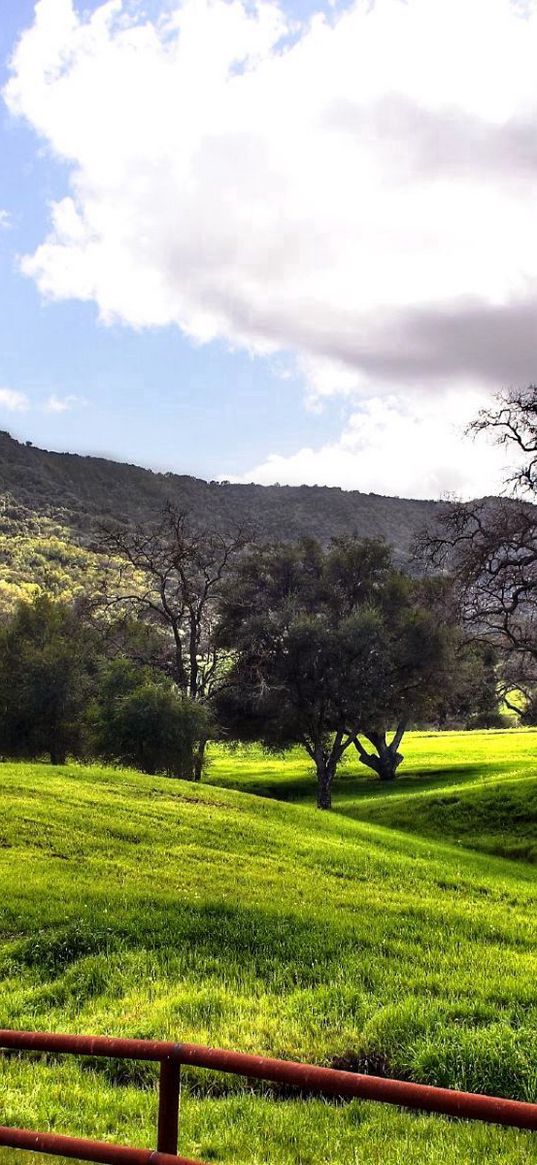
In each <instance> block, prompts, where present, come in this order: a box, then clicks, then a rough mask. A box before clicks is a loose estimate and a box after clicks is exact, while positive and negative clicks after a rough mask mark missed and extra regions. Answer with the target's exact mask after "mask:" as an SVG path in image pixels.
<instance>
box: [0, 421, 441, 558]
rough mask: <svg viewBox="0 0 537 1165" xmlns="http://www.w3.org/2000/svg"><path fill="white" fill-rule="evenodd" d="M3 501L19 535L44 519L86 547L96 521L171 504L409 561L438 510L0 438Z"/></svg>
mask: <svg viewBox="0 0 537 1165" xmlns="http://www.w3.org/2000/svg"><path fill="white" fill-rule="evenodd" d="M0 498H1V499H2V506H1V508H2V511H3V513H4V516H5V518H6V519H7V520H10V521H12V522H15V523H16V525H17V528H20V527H21V525H24V523H26V524H27V523H28V522H29V521H30V520H33V521H35V520H37V519H39V520H42V519H47V520H49V521H52V522H53V523H55V524H56V525H57V526H59V527H60V528H63V529H64V530H68V531H70V532H71V535H72V537H73V538H74V539H75V541H77V542H80V541H83V542H84V541H87V540H88V538H90V537H91V534H92V532H93V529H94V526H95V523H96V522H98V521H99V520H103V519H110V518H112V517H113V518H119V519H129V520H136V521H143V520H144V519H147V518H150V517H152V516H153V515H154V514H155V513H156V512H158V511H159V510H160V509H161V508H162V506H163V504H164V503H165V502H166V501H167V500H170V501H172V502H174V503H175V504H176V505H177V506H178V507H179V508H180V509H182V510H185V511H186V512H187V513H188V514H189V515H191V517H192V518H193V519H194V520H199V521H200V522H203V523H204V524H207V523H209V522H210V523H211V524H214V525H215V526H218V527H223V528H226V527H227V528H229V527H231V526H237V525H239V526H243V527H246V528H248V529H253V530H255V531H257V532H258V533H259V534H260V535H261V536H263V537H266V538H267V539H273V538H284V539H296V538H299V537H302V536H304V535H309V536H313V537H316V538H318V539H319V540H320V541H321V542H327V541H329V539H330V538H332V537H334V536H335V535H338V534H348V533H357V534H358V535H360V536H362V537H365V536H369V537H382V538H385V539H386V540H387V541H388V542H389V543H390V544H391V545H393V547H394V548H395V550H396V552H397V554H398V555H405V554H407V553H408V548H409V544H410V542H411V540H412V538H413V536H414V535H415V534H416V532H417V530H419V529H421V528H422V526H423V525H424V524H425V523H426V522H427V521H428V520H429V518H430V517H431V516H432V515H433V514H434V512H435V510H436V508H437V506H438V503H437V502H428V501H411V500H408V499H406V498H388V497H382V496H380V495H378V494H365V493H359V492H357V491H344V490H341V489H335V488H329V487H325V486H262V485H253V484H252V485H233V484H230V483H223V484H219V483H218V482H214V481H213V482H206V481H202V480H200V479H199V478H195V477H188V476H184V475H178V474H174V473H153V472H152V471H151V470H149V469H141V468H139V467H138V466H136V465H126V464H123V463H120V462H117V461H107V460H105V459H103V458H99V457H82V456H79V455H78V454H74V453H53V452H49V451H47V450H44V449H38V448H35V447H34V446H29V445H25V444H21V443H20V442H18V441H15V440H14V439H13V438H12V437H11V436H10V435H9V433H5V432H1V433H0Z"/></svg>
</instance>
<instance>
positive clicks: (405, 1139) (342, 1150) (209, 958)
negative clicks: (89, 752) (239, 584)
mask: <svg viewBox="0 0 537 1165" xmlns="http://www.w3.org/2000/svg"><path fill="white" fill-rule="evenodd" d="M517 739H518V738H517ZM430 747H432V746H430ZM435 747H436V746H435ZM452 752H453V754H455V748H454V747H453V748H452ZM430 755H431V754H430ZM238 759H239V758H236V757H235V758H233V763H234V767H235V771H236V770H237V762H238ZM243 761H244V757H243ZM250 761H251V764H254V762H255V758H252V757H250ZM257 761H258V762H259V764H264V763H265V762H264V760H263V758H260V757H259V756H258V757H257ZM229 763H230V758H229V756H228V757H225V756H224V755H223V754H220V756H219V757H217V758H215V759H214V762H213V771H212V779H214V780H216V779H221V780H224V779H225V771H224V770H225V767H226V765H228V766H229ZM241 763H243V762H241ZM244 763H245V764H246V762H245V761H244ZM279 763H280V767H281V762H279ZM454 763H455V764H458V763H459V760H458V759H456V760H455V761H454ZM288 764H289V768H290V769H292V768H293V765H295V769H296V771H295V772H294V773H292V775H291V780H292V781H297V780H298V777H299V772H298V768H299V761H298V759H297V758H295V760H294V759H293V758H291V759H290V760H289V762H288ZM435 764H436V762H435V763H433V762H432V761H431V765H430V769H434V767H435ZM286 767H287V766H284V768H286ZM436 767H438V765H436ZM218 769H220V772H218ZM0 771H1V776H2V790H3V798H2V799H3V809H2V818H1V824H0V847H1V848H0V902H1V903H2V904H3V905H2V907H1V912H2V927H1V930H2V945H1V949H0V969H1V974H2V979H3V984H2V986H3V990H2V994H1V998H0V1025H1V1026H17V1027H26V1026H27V1027H36V1028H55V1029H57V1030H61V1029H66V1030H69V1029H70V1030H80V1031H88V1032H111V1033H112V1032H113V1033H115V1034H125V1035H137V1036H161V1037H171V1036H173V1037H174V1038H184V1039H194V1040H198V1041H200V1042H211V1043H220V1044H223V1045H227V1046H230V1047H236V1048H241V1049H244V1050H256V1051H260V1052H262V1051H266V1052H270V1053H271V1054H273V1055H286V1056H292V1057H297V1058H304V1059H311V1060H314V1061H319V1062H324V1063H330V1062H331V1061H332V1060H333V1059H334V1058H338V1057H345V1056H347V1057H349V1062H350V1063H353V1064H355V1065H356V1066H357V1067H364V1066H368V1067H369V1068H370V1069H371V1070H379V1069H380V1070H386V1071H389V1072H392V1073H394V1074H401V1075H403V1076H406V1077H409V1078H415V1079H419V1080H428V1081H431V1082H436V1083H439V1084H448V1085H454V1086H459V1087H463V1088H476V1089H482V1090H489V1091H497V1092H500V1093H504V1094H505V1095H515V1096H521V1097H527V1098H531V1099H534V1100H537V1034H536V1033H537V997H536V991H535V972H536V969H537V959H536V957H535V953H534V952H535V938H536V932H537V921H536V919H535V910H534V902H535V882H536V877H537V872H536V871H534V869H533V868H532V867H531V866H530V865H524V864H522V863H519V864H515V863H513V862H508V861H505V860H502V859H496V858H489V857H485V856H484V855H481V854H475V853H473V854H472V853H470V852H468V851H467V850H466V849H463V848H462V847H460V846H459V847H456V846H451V845H447V844H441V843H439V842H438V841H436V840H424V839H421V838H417V837H414V836H411V835H408V836H405V835H404V834H403V833H401V832H397V833H394V832H393V831H392V830H388V829H386V828H384V827H383V826H379V825H377V824H369V823H363V822H361V821H359V820H356V819H353V818H352V817H350V816H349V817H347V816H341V815H338V814H333V815H329V816H327V815H324V814H319V813H317V812H316V811H315V810H314V809H311V808H310V807H309V806H306V805H302V804H278V803H277V802H274V801H270V800H268V799H261V798H254V797H251V796H248V795H245V794H244V793H238V792H235V791H233V790H228V789H223V788H208V787H202V788H200V789H196V788H194V787H192V786H189V785H184V784H181V783H180V782H175V781H174V782H172V781H166V780H162V779H160V780H159V779H150V778H147V777H140V776H138V775H136V774H133V773H123V774H118V773H113V772H110V771H106V770H99V769H83V768H78V767H76V766H73V767H72V768H66V769H61V770H60V769H57V770H54V769H51V768H48V767H46V766H24V765H3V766H1V770H0ZM489 775H492V773H491V771H489ZM502 775H504V774H503V773H502ZM459 778H460V774H459ZM228 779H229V774H228ZM256 779H259V774H257V778H256ZM431 779H432V778H431ZM244 781H245V783H246V781H247V778H246V775H244ZM459 783H460V779H459ZM349 788H350V784H349ZM343 801H345V795H343ZM351 801H352V797H351V796H349V797H348V798H347V801H346V804H345V811H346V812H347V811H348V812H349V813H350V812H354V810H353V809H352V806H351ZM366 801H367V802H368V803H369V801H372V799H371V798H365V800H364V805H365V803H366ZM376 804H377V805H378V806H379V807H380V804H381V801H380V799H377V800H376ZM1 1071H2V1100H3V1110H4V1117H3V1120H4V1121H5V1122H6V1123H7V1122H9V1123H18V1124H28V1125H36V1126H40V1127H55V1128H56V1129H57V1130H58V1131H66V1132H75V1131H79V1132H80V1133H82V1134H85V1135H94V1136H103V1137H109V1138H110V1139H118V1140H123V1141H128V1140H131V1141H133V1142H134V1143H138V1144H144V1143H145V1144H151V1143H152V1136H153V1133H152V1122H153V1120H154V1111H155V1095H154V1090H153V1083H154V1076H153V1073H152V1070H151V1068H148V1067H147V1066H143V1065H132V1066H127V1068H125V1067H124V1066H120V1065H116V1064H112V1065H107V1064H106V1063H105V1064H104V1065H103V1064H98V1063H96V1064H91V1065H89V1066H88V1065H87V1064H86V1065H85V1066H82V1064H81V1063H80V1062H78V1061H63V1062H62V1063H60V1064H56V1065H52V1066H49V1067H45V1066H43V1065H42V1064H41V1063H39V1062H38V1061H29V1060H28V1059H27V1058H26V1059H23V1060H17V1059H7V1060H5V1061H4V1062H3V1063H2V1067H1ZM188 1083H189V1084H190V1090H189V1092H187V1096H186V1099H185V1102H184V1111H183V1127H182V1140H181V1146H182V1149H183V1151H185V1152H188V1153H190V1154H192V1155H198V1156H199V1157H201V1158H204V1159H205V1160H207V1161H210V1160H215V1161H220V1162H228V1163H229V1165H231V1162H233V1163H234V1165H242V1163H244V1165H247V1163H250V1165H261V1163H267V1165H268V1162H271V1163H272V1165H291V1163H292V1165H313V1163H314V1162H315V1163H317V1162H320V1161H324V1162H327V1163H334V1165H335V1163H336V1162H338V1163H339V1165H341V1163H342V1162H344V1163H347V1162H348V1163H350V1165H354V1163H355V1162H356V1163H357V1162H358V1161H360V1162H364V1163H365V1162H367V1163H373V1162H379V1163H380V1162H382V1163H383V1165H395V1163H399V1162H401V1163H402V1162H405V1163H406V1162H409V1163H411V1165H412V1163H413V1162H432V1163H435V1162H440V1161H442V1162H443V1163H444V1165H452V1163H453V1165H454V1163H455V1162H457V1163H460V1162H465V1161H468V1162H470V1161H487V1162H489V1161H490V1162H502V1163H505V1165H507V1162H513V1161H517V1162H518V1161H520V1162H529V1161H537V1145H536V1143H535V1141H534V1140H532V1139H531V1137H530V1136H529V1135H525V1134H516V1133H509V1132H502V1131H500V1130H496V1129H493V1128H487V1127H483V1128H480V1127H479V1126H477V1125H476V1126H470V1125H464V1124H461V1125H457V1124H454V1123H450V1122H448V1121H444V1120H441V1119H439V1118H422V1117H413V1116H410V1115H405V1114H400V1113H397V1112H396V1111H395V1110H389V1109H387V1108H385V1107H382V1106H374V1105H361V1104H358V1103H355V1104H351V1105H348V1106H344V1107H343V1108H338V1107H335V1106H332V1105H327V1104H323V1103H320V1102H296V1101H291V1100H285V1101H283V1100H282V1099H278V1100H274V1099H270V1098H268V1097H263V1096H259V1095H258V1096H256V1097H252V1096H250V1095H248V1094H246V1093H245V1092H244V1090H243V1088H242V1086H241V1084H240V1082H238V1081H234V1080H232V1079H230V1078H214V1077H213V1078H212V1080H211V1079H209V1077H208V1076H207V1074H202V1073H198V1074H192V1075H191V1076H190V1078H189V1081H188ZM5 1156H6V1158H7V1156H9V1154H6V1155H5Z"/></svg>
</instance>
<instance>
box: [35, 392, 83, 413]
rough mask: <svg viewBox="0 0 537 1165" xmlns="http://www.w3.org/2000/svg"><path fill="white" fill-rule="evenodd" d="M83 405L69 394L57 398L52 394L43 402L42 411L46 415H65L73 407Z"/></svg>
mask: <svg viewBox="0 0 537 1165" xmlns="http://www.w3.org/2000/svg"><path fill="white" fill-rule="evenodd" d="M83 403H84V402H83V401H82V399H81V398H80V397H78V396H74V395H73V393H69V394H68V396H58V395H57V394H56V393H55V392H52V393H51V394H50V396H49V397H48V398H47V400H46V401H45V404H44V405H43V409H44V411H45V412H46V413H66V412H68V411H69V410H70V409H72V408H73V407H74V406H75V405H77V404H83Z"/></svg>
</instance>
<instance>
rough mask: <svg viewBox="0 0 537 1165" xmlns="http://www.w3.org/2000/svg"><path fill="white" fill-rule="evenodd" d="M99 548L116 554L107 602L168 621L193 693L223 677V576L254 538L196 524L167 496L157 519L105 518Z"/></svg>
mask: <svg viewBox="0 0 537 1165" xmlns="http://www.w3.org/2000/svg"><path fill="white" fill-rule="evenodd" d="M100 535H101V536H100V542H99V549H100V550H101V551H103V552H106V553H108V554H109V555H110V556H112V557H113V559H114V561H115V562H116V564H117V566H116V571H115V574H114V576H113V577H112V579H111V580H108V581H107V584H106V587H105V588H103V594H102V604H103V605H104V606H105V607H107V608H108V609H110V608H111V607H113V606H120V607H123V608H124V609H127V610H129V611H130V612H132V613H133V614H135V615H136V616H137V617H138V618H142V619H144V618H145V619H148V620H149V621H152V622H154V623H156V624H157V625H159V626H160V627H162V628H163V629H164V630H165V631H166V632H167V633H168V634H169V635H171V638H172V641H173V650H174V657H175V669H174V670H175V679H176V682H177V683H178V685H179V686H180V687H181V688H182V689H183V690H184V691H185V692H186V693H187V694H188V695H189V696H191V698H192V699H194V700H205V699H206V698H208V697H209V696H210V694H211V692H212V690H213V688H214V685H215V683H216V682H217V680H218V673H219V658H218V652H217V649H216V645H215V641H214V639H215V627H216V620H217V611H218V603H219V596H220V590H221V587H222V583H223V580H224V579H225V577H226V575H227V573H228V572H229V570H230V569H231V567H232V565H233V564H234V562H235V561H236V559H237V557H238V556H239V555H240V553H241V552H242V550H243V549H244V547H245V546H246V545H247V544H248V543H249V541H251V538H250V537H249V536H248V535H247V534H246V533H245V532H243V531H242V530H240V529H239V530H237V531H235V532H234V533H232V534H230V535H225V534H223V533H222V532H220V531H218V530H211V529H208V528H206V529H200V528H199V527H193V526H192V525H191V524H190V522H189V520H188V518H187V515H186V514H185V513H183V512H182V511H179V510H176V509H175V508H174V506H172V505H171V504H168V505H167V506H166V507H165V509H164V511H163V512H162V514H161V515H159V518H158V520H157V521H156V522H154V523H153V524H152V525H151V526H147V525H144V526H119V525H114V526H110V525H109V526H105V527H102V528H101V532H100Z"/></svg>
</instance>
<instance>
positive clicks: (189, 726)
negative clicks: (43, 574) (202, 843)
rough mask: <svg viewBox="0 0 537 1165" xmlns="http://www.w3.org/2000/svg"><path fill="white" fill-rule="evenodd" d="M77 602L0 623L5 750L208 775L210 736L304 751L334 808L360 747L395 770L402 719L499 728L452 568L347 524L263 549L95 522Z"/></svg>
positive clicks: (489, 662)
mask: <svg viewBox="0 0 537 1165" xmlns="http://www.w3.org/2000/svg"><path fill="white" fill-rule="evenodd" d="M95 552H96V553H97V552H98V553H99V555H100V560H101V561H102V565H103V570H102V576H101V578H100V580H99V581H98V583H97V584H95V583H94V585H93V589H92V591H91V593H90V594H88V595H86V597H85V598H84V599H78V600H77V601H75V602H72V603H67V602H61V601H54V600H53V599H51V598H49V597H46V596H44V595H41V596H39V597H37V598H36V599H34V600H33V601H30V602H21V603H20V604H19V605H18V607H17V609H16V611H15V613H14V614H13V615H12V616H10V617H5V618H4V623H3V625H2V626H1V628H0V754H1V755H3V756H4V757H26V758H31V757H33V758H36V757H44V756H48V757H49V758H50V760H51V761H52V762H53V763H60V764H61V763H63V762H64V761H65V760H66V758H67V757H68V756H74V757H80V758H96V759H98V758H101V759H103V760H106V761H108V762H114V763H119V764H126V765H132V766H134V767H136V768H138V769H141V770H142V771H144V772H148V773H164V774H166V775H169V776H178V777H183V778H186V779H192V780H199V779H200V778H201V774H202V770H203V764H204V757H205V749H206V744H207V742H208V740H209V739H215V738H219V739H224V740H228V741H230V740H235V741H247V740H258V741H261V742H262V743H263V744H264V745H265V746H266V747H267V748H272V749H281V750H283V749H285V748H287V747H289V746H290V745H293V744H298V745H300V746H302V747H303V748H304V749H305V750H306V751H307V753H308V755H309V756H310V758H311V760H312V762H313V764H314V766H315V771H316V774H317V780H318V804H319V806H320V807H321V808H329V807H330V804H331V796H332V787H333V782H334V779H335V777H336V773H337V769H338V765H339V763H340V761H341V759H342V757H343V755H344V754H345V753H346V752H347V751H348V750H349V749H350V750H352V751H353V752H354V753H355V755H356V756H357V758H359V760H360V762H362V763H363V764H364V765H367V766H368V767H369V768H370V769H371V770H373V771H374V772H375V773H376V774H377V775H378V777H379V778H380V779H382V780H393V779H394V777H395V776H396V773H397V770H398V767H399V765H400V763H401V760H402V753H401V745H402V741H403V737H404V732H405V730H406V729H407V727H408V726H409V725H414V724H422V725H424V724H431V725H446V724H448V723H449V724H453V723H460V724H468V723H475V724H477V723H485V724H491V723H494V722H495V719H496V718H497V714H498V713H497V706H498V695H497V684H498V680H497V657H496V653H495V650H494V649H493V648H492V647H491V646H489V645H487V644H484V643H482V642H479V641H475V639H474V638H472V636H470V635H469V633H468V629H467V628H466V627H465V626H464V624H463V622H462V620H461V618H460V613H459V609H458V606H457V603H456V602H455V594H454V589H453V586H452V584H451V582H450V581H449V579H448V577H447V576H445V575H444V576H439V577H430V578H421V579H420V578H412V577H410V576H408V575H406V574H404V573H403V572H402V571H401V570H399V569H398V568H397V567H396V566H395V565H394V562H393V560H392V556H391V553H390V551H389V549H388V547H387V546H386V545H385V544H384V543H382V542H380V541H375V540H369V539H365V540H364V539H359V538H357V537H351V536H349V537H342V538H337V539H334V540H333V541H332V543H331V544H330V546H329V547H328V548H323V547H321V546H320V545H319V544H318V543H317V542H315V541H314V540H312V539H307V540H302V541H300V542H298V543H295V544H288V543H285V544H284V543H281V544H280V543H276V544H274V543H273V544H263V545H257V544H255V543H254V542H253V541H252V539H251V538H250V537H249V536H248V535H247V533H245V532H242V531H238V532H236V533H235V534H234V535H233V536H227V535H224V534H222V533H220V532H218V531H214V530H209V529H207V528H206V529H201V528H200V527H197V528H194V527H193V526H192V525H191V524H190V523H189V521H188V520H187V518H186V517H185V515H184V514H182V513H179V512H177V511H176V510H174V509H173V507H170V506H168V507H167V508H166V509H165V511H164V512H163V513H162V514H161V515H160V517H159V519H158V521H157V522H155V523H153V524H151V525H142V526H139V527H133V526H128V527H127V526H119V525H113V526H109V527H108V528H106V529H103V530H102V531H101V535H100V540H99V544H98V546H96V547H95Z"/></svg>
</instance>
